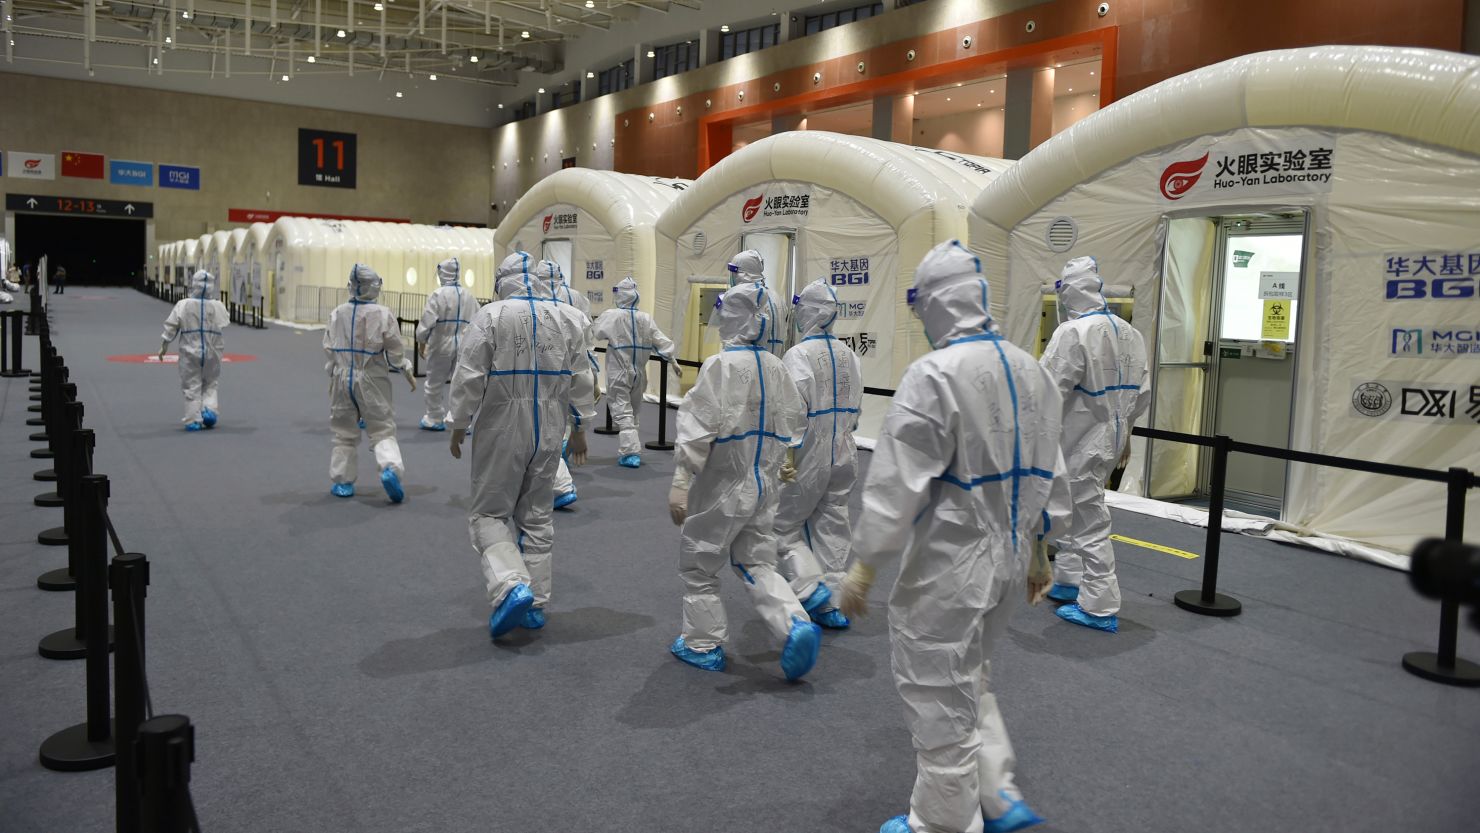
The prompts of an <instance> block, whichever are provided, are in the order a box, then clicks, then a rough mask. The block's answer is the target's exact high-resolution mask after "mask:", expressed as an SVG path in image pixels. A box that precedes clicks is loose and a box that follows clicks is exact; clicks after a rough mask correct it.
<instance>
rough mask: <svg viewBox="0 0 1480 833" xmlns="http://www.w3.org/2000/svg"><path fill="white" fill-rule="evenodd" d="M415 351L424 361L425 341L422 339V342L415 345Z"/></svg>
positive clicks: (425, 355)
mask: <svg viewBox="0 0 1480 833" xmlns="http://www.w3.org/2000/svg"><path fill="white" fill-rule="evenodd" d="M416 352H418V353H420V354H421V358H422V360H423V361H425V360H426V357H427V343H426V342H425V341H423V342H422V343H420V344H418V345H416Z"/></svg>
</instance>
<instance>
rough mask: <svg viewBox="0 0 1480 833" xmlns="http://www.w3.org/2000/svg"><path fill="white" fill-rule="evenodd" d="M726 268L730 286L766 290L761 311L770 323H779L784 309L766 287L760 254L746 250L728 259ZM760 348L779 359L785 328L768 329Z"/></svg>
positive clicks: (783, 342)
mask: <svg viewBox="0 0 1480 833" xmlns="http://www.w3.org/2000/svg"><path fill="white" fill-rule="evenodd" d="M726 268H728V269H729V270H730V274H731V275H733V276H734V277H733V278H732V279H731V285H732V286H738V285H739V284H742V283H748V284H754V285H756V286H760V287H763V288H764V289H765V290H766V298H765V303H764V304H763V305H762V308H761V311H762V312H764V313H765V314H766V315H767V316H769V317H770V320H771V321H775V322H780V321H781V314H782V313H783V312H785V307H783V306H781V301H780V300H779V299H778V298H777V297H776V293H775V292H773V291H772V290H771V287H769V286H766V275H765V268H766V262H765V260H764V259H763V258H762V257H761V253H760V252H758V251H756V250H755V249H746V250H745V251H743V252H741V253H740V254H738V255H735V256H734V257H732V258H730V263H729V265H728V267H726ZM761 346H762V347H764V348H766V349H767V350H768V351H770V353H771V355H773V356H775V357H777V358H780V357H781V355H782V354H783V353H785V352H786V330H785V328H784V327H782V326H780V325H779V323H778V325H777V326H775V327H768V328H767V334H766V337H765V339H764V340H763V341H762V343H761Z"/></svg>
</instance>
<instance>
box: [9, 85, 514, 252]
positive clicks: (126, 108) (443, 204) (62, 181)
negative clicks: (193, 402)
mask: <svg viewBox="0 0 1480 833" xmlns="http://www.w3.org/2000/svg"><path fill="white" fill-rule="evenodd" d="M300 127H310V128H319V129H323V130H335V131H341V132H346V133H354V134H356V135H357V137H358V140H357V145H358V157H359V158H358V164H357V166H356V176H357V187H356V188H355V189H353V190H350V189H340V188H319V187H311V186H300V185H298V128H300ZM0 150H5V151H7V152H8V151H12V150H24V151H30V152H33V153H54V154H57V166H58V169H59V170H58V176H57V178H56V179H55V180H52V181H37V180H29V179H28V180H22V179H16V178H14V177H8V176H7V177H4V178H0V190H5V191H14V192H19V193H28V194H54V195H65V196H77V197H86V198H94V199H120V200H143V201H147V202H152V203H154V216H155V221H154V227H155V228H154V237H155V240H156V241H158V242H165V241H169V240H177V239H181V238H186V237H198V236H200V235H201V234H203V233H205V232H207V231H212V230H215V229H223V228H231V227H233V224H231V223H228V222H227V210H228V209H231V208H251V209H264V210H272V211H302V212H312V213H318V214H345V215H356V216H370V217H391V218H406V219H410V220H412V221H414V222H419V223H434V222H436V221H438V220H457V221H466V222H480V223H482V222H488V217H489V213H490V212H489V208H488V204H489V193H490V188H491V183H490V178H489V168H490V162H489V146H488V131H487V129H484V128H476V127H461V126H455V125H445V124H433V123H431V122H419V121H408V120H404V119H393V118H385V117H380V116H369V115H360V114H354V113H343V112H334V111H330V110H317V109H311V108H307V107H292V106H287V105H278V104H265V103H260V102H253V101H243V100H240V99H231V98H219V97H215V96H203V95H190V94H184V93H174V92H165V91H160V90H150V89H143V88H139V87H124V86H114V85H108V84H99V83H96V82H85V81H69V80H61V79H54V78H43V77H39V76H32V75H13V74H0ZM63 150H74V151H83V152H88V153H101V154H105V155H106V156H108V157H109V158H111V159H128V160H138V161H142V162H154V163H156V164H158V163H161V162H163V163H166V164H176V165H190V166H193V167H199V168H200V169H201V190H199V191H182V190H173V189H168V188H159V187H157V186H156V187H153V188H141V187H132V186H126V185H109V184H108V183H107V182H106V181H102V180H94V179H72V178H67V177H63V176H61V175H60V166H61V153H62V151H63ZM7 167H8V166H7ZM157 175H158V174H157V171H156V179H157ZM151 254H152V252H151Z"/></svg>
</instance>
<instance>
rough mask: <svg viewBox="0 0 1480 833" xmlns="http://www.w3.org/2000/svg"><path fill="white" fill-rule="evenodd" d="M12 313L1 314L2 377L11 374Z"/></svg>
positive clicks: (0, 360)
mask: <svg viewBox="0 0 1480 833" xmlns="http://www.w3.org/2000/svg"><path fill="white" fill-rule="evenodd" d="M9 370H10V311H9V310H6V311H4V312H0V376H3V377H9V376H10V373H8V372H7V371H9Z"/></svg>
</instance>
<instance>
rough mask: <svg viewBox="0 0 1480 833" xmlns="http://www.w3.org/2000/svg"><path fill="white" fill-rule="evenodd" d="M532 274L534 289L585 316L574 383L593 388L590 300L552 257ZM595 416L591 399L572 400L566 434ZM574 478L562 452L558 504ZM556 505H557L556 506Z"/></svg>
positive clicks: (569, 498) (571, 495)
mask: <svg viewBox="0 0 1480 833" xmlns="http://www.w3.org/2000/svg"><path fill="white" fill-rule="evenodd" d="M534 277H535V280H536V283H535V289H536V290H539V289H540V288H541V287H543V289H544V291H545V292H546V293H547V295H548V297H549V298H550V299H552V300H555V301H558V302H559V303H562V304H568V305H570V306H572V307H575V308H576V309H578V310H580V311H581V315H584V316H585V317H586V335H585V347H584V348H583V349H584V351H585V354H586V364H584V365H582V366H580V367H578V368H576V370H575V377H576V380H575V383H576V386H577V387H578V388H579V389H581V390H585V389H587V387H588V386H589V388H590V389H591V390H592V391H595V389H596V374H597V373H598V372H599V371H600V369H601V366H600V365H598V364H597V363H596V354H595V352H594V350H595V348H596V342H595V336H594V335H593V333H594V330H593V328H592V322H591V301H590V299H589V298H587V297H586V296H585V295H582V294H581V293H579V292H575V291H573V290H571V288H570V284H569V283H568V282H567V281H566V280H565V273H564V272H563V271H561V269H560V264H558V263H556V262H555V261H553V260H542V261H540V262H539V263H537V264H535V267H534ZM595 416H596V405H595V403H594V402H592V403H591V407H590V408H589V409H583V408H582V406H581V404H580V403H578V402H576V401H574V400H573V401H572V402H571V408H570V420H569V425H568V428H567V430H566V434H565V435H566V436H567V437H569V436H570V432H571V431H584V430H586V429H585V425H586V423H587V422H590V421H591V420H592V418H594V417H595ZM575 493H576V481H575V478H573V477H571V475H570V465H569V464H567V463H566V461H565V455H564V454H562V455H561V457H560V465H559V466H558V467H557V468H556V471H555V502H556V503H557V504H559V505H560V506H568V505H570V504H571V503H574V502H575ZM557 508H558V507H557Z"/></svg>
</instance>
